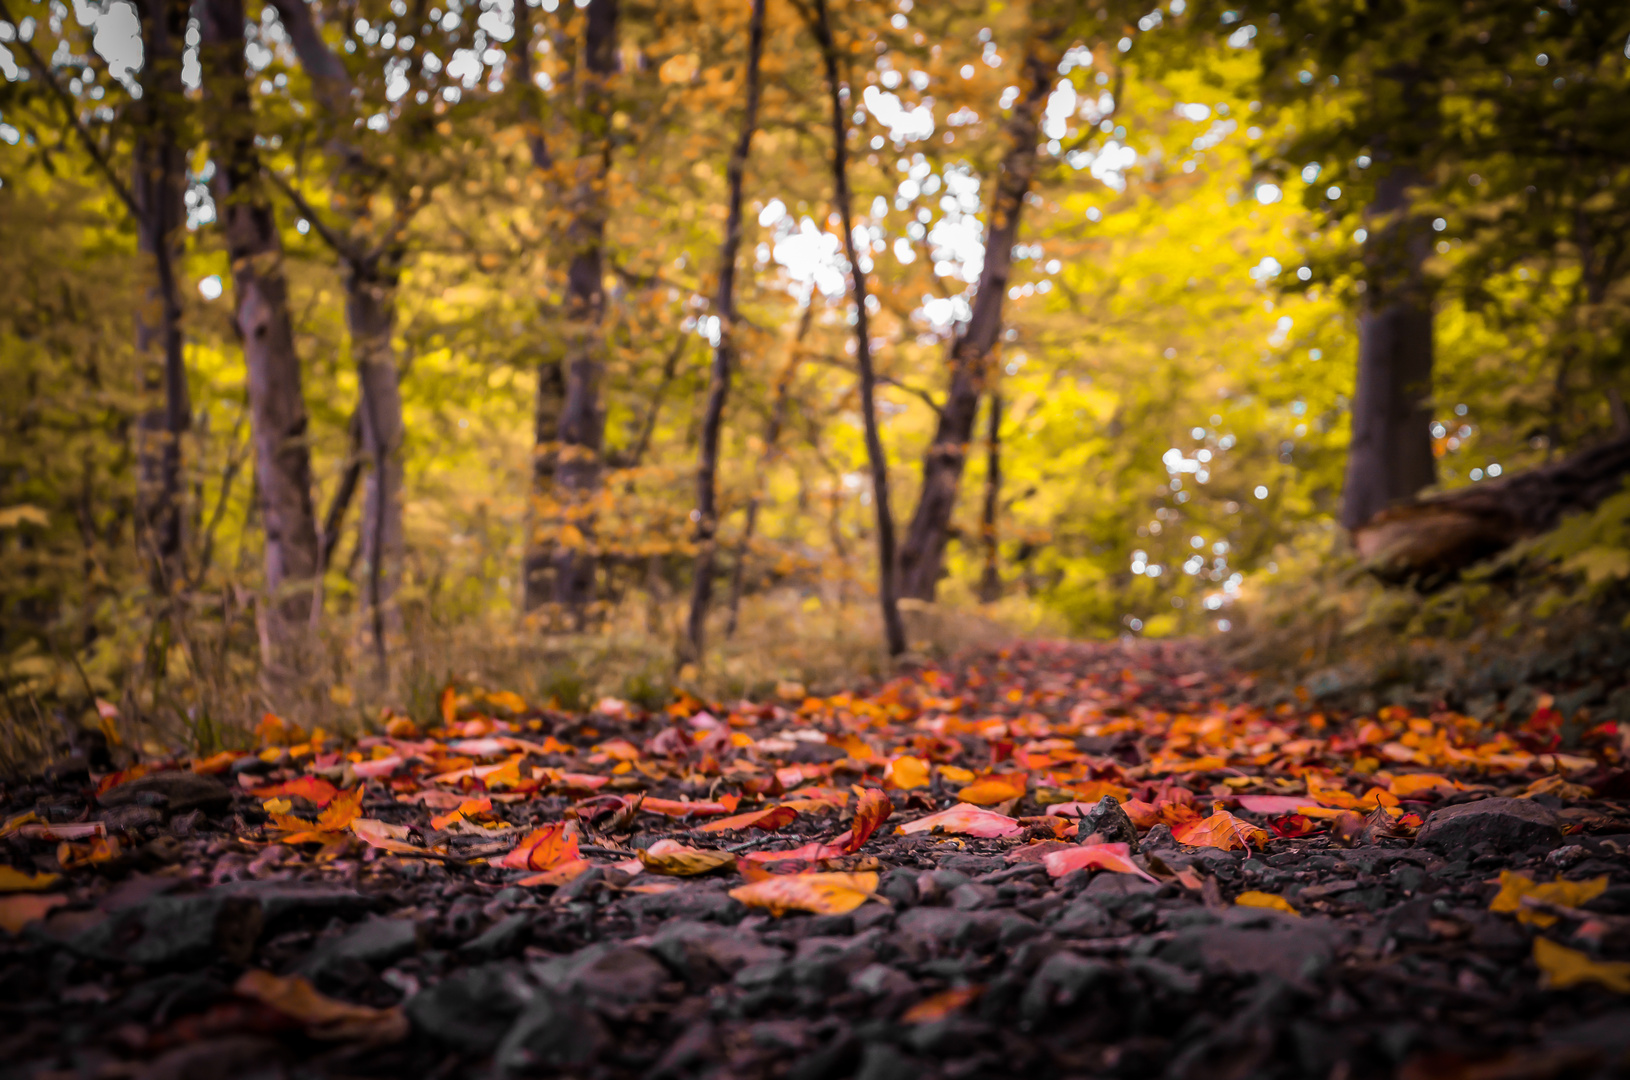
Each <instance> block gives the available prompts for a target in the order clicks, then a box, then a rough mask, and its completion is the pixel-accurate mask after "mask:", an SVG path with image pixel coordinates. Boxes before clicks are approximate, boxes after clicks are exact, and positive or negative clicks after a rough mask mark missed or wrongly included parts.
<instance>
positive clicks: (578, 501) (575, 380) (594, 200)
mask: <svg viewBox="0 0 1630 1080" xmlns="http://www.w3.org/2000/svg"><path fill="white" fill-rule="evenodd" d="M618 2H619V0H589V4H588V10H587V11H586V13H585V14H586V16H587V31H586V40H585V42H584V54H585V62H584V69H585V70H584V78H583V80H582V92H583V108H582V111H581V116H582V120H581V122H582V125H583V126H582V130H581V132H580V134H579V142H578V158H577V161H576V162H575V163H574V164H575V167H576V176H575V178H574V179H575V183H574V186H573V190H572V194H571V198H570V204H571V206H570V209H571V223H570V225H569V226H568V227H567V230H566V245H567V249H568V250H569V251H570V252H571V259H570V262H569V264H568V268H567V271H566V350H565V356H564V357H563V358H562V361H561V368H562V375H563V381H564V383H565V387H564V394H563V398H562V403H561V410H560V423H559V434H558V436H557V439H556V441H557V442H558V443H559V446H560V456H559V459H558V460H557V461H556V463H555V468H554V485H555V490H556V491H557V492H559V496H558V502H559V504H560V512H561V527H560V541H559V545H558V547H557V550H556V552H555V557H554V568H555V577H554V582H553V585H554V601H555V603H557V604H559V605H560V606H561V607H562V608H564V609H565V610H566V611H568V612H570V613H571V617H572V622H573V625H574V626H575V627H577V628H581V627H582V626H583V623H584V620H585V617H586V609H587V607H588V605H589V603H590V602H591V601H592V600H593V599H594V570H595V562H596V559H595V552H594V534H595V528H594V526H595V522H594V497H595V495H596V494H597V493H598V492H599V488H600V477H601V461H600V453H601V449H602V446H603V444H604V441H605V424H606V418H605V412H604V410H603V409H602V408H601V407H600V376H601V374H602V371H603V369H604V367H605V341H604V338H603V330H602V327H601V323H602V321H603V320H604V318H605V309H606V294H605V286H604V284H603V283H602V280H601V279H602V274H603V270H602V261H601V249H602V247H603V246H604V243H605V231H606V181H607V178H608V175H609V173H610V171H611V91H610V85H609V84H610V82H611V78H612V76H613V75H615V74H616V71H617V15H618Z"/></svg>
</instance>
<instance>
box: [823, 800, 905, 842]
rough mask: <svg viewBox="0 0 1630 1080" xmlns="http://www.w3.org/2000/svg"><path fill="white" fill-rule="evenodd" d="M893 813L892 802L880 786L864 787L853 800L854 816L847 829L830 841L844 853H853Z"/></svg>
mask: <svg viewBox="0 0 1630 1080" xmlns="http://www.w3.org/2000/svg"><path fill="white" fill-rule="evenodd" d="M892 813H894V804H893V803H892V802H890V801H889V797H888V796H887V795H885V794H884V793H883V791H882V789H880V788H866V789H865V790H864V791H862V792H861V793H860V795H859V797H858V799H857V801H856V802H855V817H854V821H853V822H851V823H850V826H849V831H848V832H847V833H845V834H843V835H842V836H838V837H835V838H834V839H833V840H832V843H833V844H834V845H835V846H838V847H841V848H843V849H844V853H845V854H851V855H852V854H854V853H855V852H857V851H859V850H860V848H861V845H862V844H864V843H865V842H866V841H867V840H869V839H871V836H872V833H874V832H876V831H877V829H878V827H879V826H881V825H882V824H883V822H885V821H887V820H888V819H889V815H890V814H892Z"/></svg>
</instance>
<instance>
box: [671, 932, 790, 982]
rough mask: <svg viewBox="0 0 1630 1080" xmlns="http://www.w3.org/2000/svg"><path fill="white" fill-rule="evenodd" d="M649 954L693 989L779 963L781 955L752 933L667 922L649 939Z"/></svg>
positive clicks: (778, 950)
mask: <svg viewBox="0 0 1630 1080" xmlns="http://www.w3.org/2000/svg"><path fill="white" fill-rule="evenodd" d="M651 951H652V952H653V953H655V954H656V955H657V956H658V957H659V958H660V959H661V960H662V962H663V963H665V964H667V965H668V966H669V967H670V968H672V969H673V970H674V972H675V973H676V974H677V975H679V976H680V978H682V979H684V980H685V982H687V983H688V984H690V985H691V986H692V987H703V986H711V985H713V984H714V983H720V982H726V981H728V980H729V979H730V978H731V976H733V975H735V974H736V972H738V971H740V970H741V969H742V968H745V967H747V966H749V965H751V964H762V963H767V962H771V961H776V960H780V959H781V958H782V952H781V950H780V949H777V948H774V947H773V946H769V945H765V944H763V943H762V942H760V941H759V940H758V939H757V938H755V937H753V936H752V935H751V934H742V933H736V932H734V931H730V930H726V929H725V928H723V927H721V926H715V925H712V924H709V923H699V922H689V921H681V922H675V923H669V924H668V925H667V926H664V927H663V928H662V929H661V930H659V931H657V933H656V935H655V936H654V937H653V938H652V939H651Z"/></svg>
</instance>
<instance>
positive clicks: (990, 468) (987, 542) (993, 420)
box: [979, 387, 1002, 604]
mask: <svg viewBox="0 0 1630 1080" xmlns="http://www.w3.org/2000/svg"><path fill="white" fill-rule="evenodd" d="M989 422H990V427H989V429H988V431H987V433H986V435H985V508H984V513H983V515H982V516H981V518H980V522H979V540H980V543H981V544H983V545H984V548H985V569H984V572H983V573H982V574H981V575H980V577H979V599H980V602H982V603H986V604H991V603H995V602H996V601H997V600H1000V599H1001V598H1002V574H1001V570H1000V568H999V567H998V566H997V562H996V560H997V555H998V551H997V545H996V514H997V510H998V508H999V506H1000V503H1001V498H1002V395H1001V392H1000V391H998V390H997V389H996V388H995V387H992V388H991V392H990V420H989Z"/></svg>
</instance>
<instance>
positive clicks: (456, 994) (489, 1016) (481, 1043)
mask: <svg viewBox="0 0 1630 1080" xmlns="http://www.w3.org/2000/svg"><path fill="white" fill-rule="evenodd" d="M535 994H536V991H535V990H534V988H533V987H532V986H530V985H529V984H528V983H527V982H526V980H525V979H524V978H523V977H522V969H521V965H519V964H517V963H513V962H500V963H495V964H482V965H480V966H479V967H472V968H465V969H463V970H461V971H458V972H455V973H454V974H452V975H449V976H448V977H447V978H445V979H443V980H442V981H441V982H439V983H437V984H436V985H435V986H432V987H430V988H429V989H427V990H424V991H421V992H420V993H418V994H415V995H414V996H413V997H411V998H409V999H408V1002H407V1006H406V1011H407V1016H408V1019H409V1020H410V1021H412V1022H413V1024H414V1026H415V1027H417V1028H419V1029H420V1030H421V1031H424V1032H425V1033H426V1034H428V1035H429V1036H430V1037H431V1038H433V1039H436V1040H438V1041H440V1042H443V1043H446V1044H448V1045H450V1046H455V1047H458V1048H459V1049H462V1050H466V1051H468V1052H470V1053H472V1054H482V1055H485V1054H490V1053H492V1052H493V1050H494V1048H496V1047H497V1046H498V1044H499V1042H500V1041H502V1040H503V1038H504V1036H505V1034H506V1033H507V1032H508V1031H509V1030H510V1027H511V1026H512V1025H513V1024H514V1022H515V1019H516V1017H518V1016H520V1014H521V1010H522V1009H524V1008H525V1007H526V1005H527V1003H528V1002H530V1001H531V1000H532V998H533V996H534V995H535Z"/></svg>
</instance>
